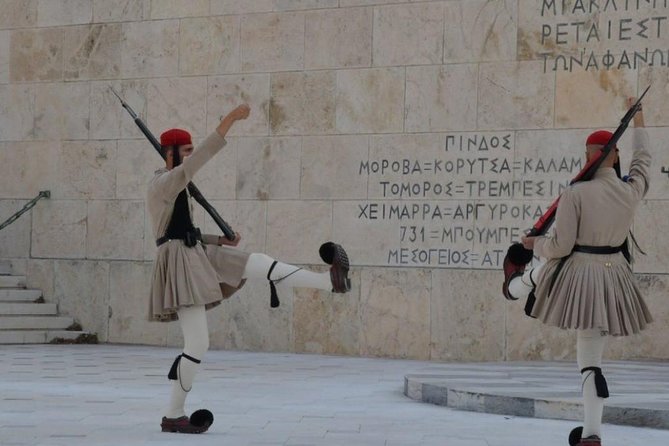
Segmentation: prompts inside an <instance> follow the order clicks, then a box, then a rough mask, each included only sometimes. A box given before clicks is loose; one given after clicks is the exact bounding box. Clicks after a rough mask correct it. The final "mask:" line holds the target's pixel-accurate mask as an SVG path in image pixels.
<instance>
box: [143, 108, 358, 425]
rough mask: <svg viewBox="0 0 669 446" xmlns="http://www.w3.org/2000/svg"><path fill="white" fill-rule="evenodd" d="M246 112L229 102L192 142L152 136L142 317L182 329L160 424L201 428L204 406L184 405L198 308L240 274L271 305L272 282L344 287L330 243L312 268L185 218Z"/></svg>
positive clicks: (215, 299)
mask: <svg viewBox="0 0 669 446" xmlns="http://www.w3.org/2000/svg"><path fill="white" fill-rule="evenodd" d="M249 113H250V109H249V107H248V106H247V105H240V106H239V107H237V108H235V109H234V110H233V111H232V112H230V113H229V114H228V115H227V116H226V117H225V118H223V119H222V120H221V122H220V124H219V125H218V127H217V128H216V131H215V132H213V133H212V134H211V135H209V136H208V137H207V138H206V139H205V140H204V141H203V142H202V143H201V144H200V145H199V146H198V147H197V148H194V147H193V144H192V141H191V136H190V134H189V133H188V132H186V131H185V130H181V129H171V130H168V131H166V132H164V133H163V134H162V135H161V137H160V144H161V146H162V149H163V151H164V154H165V155H166V157H165V161H166V167H165V168H163V169H160V170H158V171H157V172H156V174H155V176H154V177H153V179H152V181H151V183H150V185H149V189H148V196H147V208H148V210H149V213H150V216H151V224H152V227H153V232H154V234H155V237H156V244H157V246H158V252H157V255H156V260H155V263H154V269H153V279H152V283H151V293H150V300H149V319H150V320H153V321H173V320H177V319H178V320H179V322H180V324H181V328H182V332H183V337H184V349H183V353H182V354H180V355H179V356H177V358H176V360H175V361H174V363H173V365H172V367H171V369H170V371H169V374H168V377H169V379H171V380H173V385H172V394H171V399H170V405H169V407H168V409H167V411H166V413H165V416H164V417H163V419H162V422H161V428H162V430H163V432H182V433H201V432H205V431H206V430H207V429H208V428H209V426H210V425H211V423H212V422H213V415H212V414H211V412H209V411H208V410H198V411H196V412H194V413H193V414H192V415H191V416H190V417H188V416H186V414H185V409H184V404H185V400H186V396H187V395H188V392H189V391H190V390H191V386H192V384H193V379H194V377H195V374H196V372H197V370H198V367H199V364H200V362H201V360H202V357H203V356H204V353H205V352H206V351H207V350H208V348H209V333H208V329H207V318H206V315H205V311H206V310H208V309H210V308H213V307H215V306H217V305H219V304H220V303H221V301H222V300H223V299H227V298H229V297H230V296H232V295H233V294H234V293H235V292H236V291H237V290H238V289H240V288H241V287H242V286H243V285H244V282H245V281H246V279H267V280H269V282H270V288H271V291H272V298H273V300H275V301H276V305H278V299H277V297H276V289H275V284H281V285H283V286H286V287H308V288H316V289H322V290H327V291H332V292H335V293H345V292H347V291H349V289H350V279H349V278H348V270H349V263H348V257H347V255H346V252H345V251H344V249H343V248H342V247H341V246H340V245H338V244H336V243H332V242H327V243H325V244H323V245H322V246H321V248H320V251H319V252H320V255H321V258H322V259H323V260H324V261H325V262H326V263H328V264H330V265H331V266H330V270H329V271H328V272H325V273H316V272H312V271H308V270H305V269H302V268H298V267H296V266H293V265H288V264H285V263H282V262H278V261H276V260H274V259H273V258H271V257H269V256H267V255H265V254H259V253H253V254H249V253H246V252H243V251H241V250H239V249H236V248H234V246H236V245H237V244H238V243H239V240H240V237H239V234H236V237H235V239H234V240H232V241H230V240H228V239H226V238H225V237H222V236H217V235H208V234H201V233H200V231H199V230H198V229H197V228H195V226H194V225H193V221H192V217H191V216H192V210H191V203H190V197H189V195H188V190H187V188H186V186H187V184H188V183H189V182H190V181H191V179H192V178H193V176H194V175H195V173H196V172H197V171H198V170H199V169H200V168H201V167H202V166H204V164H205V163H206V162H207V161H208V160H210V159H211V158H212V157H213V156H214V155H216V153H218V152H219V151H220V150H221V149H222V148H223V147H224V146H225V145H226V141H225V135H226V134H227V132H228V131H229V130H230V128H231V127H232V125H233V124H234V123H235V122H236V121H238V120H242V119H246V118H247V117H248V116H249ZM225 245H227V246H225Z"/></svg>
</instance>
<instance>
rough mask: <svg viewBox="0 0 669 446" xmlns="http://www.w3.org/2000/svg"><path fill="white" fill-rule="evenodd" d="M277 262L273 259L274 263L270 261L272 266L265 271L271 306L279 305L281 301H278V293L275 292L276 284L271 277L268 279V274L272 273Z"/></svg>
mask: <svg viewBox="0 0 669 446" xmlns="http://www.w3.org/2000/svg"><path fill="white" fill-rule="evenodd" d="M277 263H278V262H277V261H276V260H275V261H274V263H272V266H270V267H269V271H268V272H267V280H269V292H270V294H269V306H270V307H272V308H276V307H278V306H279V305H281V302H279V295H278V294H277V293H276V285H274V282H273V281H272V279H270V275H271V274H272V271H274V267H275V266H276V264H277Z"/></svg>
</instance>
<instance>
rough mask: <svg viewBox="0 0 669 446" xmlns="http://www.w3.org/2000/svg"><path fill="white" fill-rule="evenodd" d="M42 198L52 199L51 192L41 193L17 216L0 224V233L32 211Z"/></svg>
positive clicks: (44, 191)
mask: <svg viewBox="0 0 669 446" xmlns="http://www.w3.org/2000/svg"><path fill="white" fill-rule="evenodd" d="M42 198H51V191H48V190H43V191H40V193H39V194H38V195H37V196H36V197H35V198H33V199H32V200H30V201H29V202H27V203H26V204H25V206H23V208H22V209H21V210H19V211H18V212H17V213H16V214H14V215H12V216H11V217H9V218H8V219H7V220H5V221H4V222H3V223H0V231H2V230H3V229H5V228H6V227H7V226H9V225H11V224H12V223H14V222H15V221H16V220H18V219H19V217H20V216H21V215H23V214H25V213H26V212H28V211H29V210H30V209H32V208H33V207H34V206H35V205H36V204H37V202H38V201H39V200H40V199H42Z"/></svg>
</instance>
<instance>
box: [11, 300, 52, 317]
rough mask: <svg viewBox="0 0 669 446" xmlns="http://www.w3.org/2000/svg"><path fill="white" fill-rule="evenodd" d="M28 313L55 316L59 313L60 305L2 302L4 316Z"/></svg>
mask: <svg viewBox="0 0 669 446" xmlns="http://www.w3.org/2000/svg"><path fill="white" fill-rule="evenodd" d="M28 314H29V315H38V314H39V315H48V316H55V315H56V314H58V307H57V306H56V304H44V303H42V304H38V303H17V302H9V303H5V302H0V315H2V316H16V315H28Z"/></svg>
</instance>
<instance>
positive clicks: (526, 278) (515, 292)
mask: <svg viewBox="0 0 669 446" xmlns="http://www.w3.org/2000/svg"><path fill="white" fill-rule="evenodd" d="M542 266H543V263H542V264H540V265H538V266H536V267H534V268H527V269H525V272H524V273H523V275H522V276H518V277H516V278H515V279H513V280H511V282H509V293H511V295H512V296H513V297H515V298H516V299H524V298H526V297H527V296H528V295H529V294H530V292H531V291H532V290H533V289H534V284H536V283H537V277H538V276H539V271H541V267H542Z"/></svg>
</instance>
